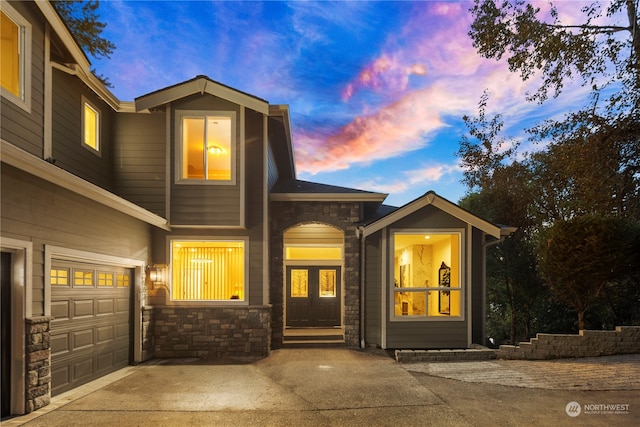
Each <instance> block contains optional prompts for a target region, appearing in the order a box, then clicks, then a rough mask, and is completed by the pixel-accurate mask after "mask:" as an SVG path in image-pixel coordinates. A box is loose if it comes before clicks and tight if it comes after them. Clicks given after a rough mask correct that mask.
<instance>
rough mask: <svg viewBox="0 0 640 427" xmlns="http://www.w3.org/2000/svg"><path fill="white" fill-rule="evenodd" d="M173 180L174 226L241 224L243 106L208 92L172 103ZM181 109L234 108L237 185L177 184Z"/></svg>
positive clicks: (217, 109) (170, 216) (218, 109)
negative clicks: (178, 115)
mask: <svg viewBox="0 0 640 427" xmlns="http://www.w3.org/2000/svg"><path fill="white" fill-rule="evenodd" d="M171 109H172V114H171V159H172V160H171V180H170V188H171V190H170V194H171V196H170V200H171V202H170V204H171V206H170V212H169V222H170V224H171V225H186V226H189V225H192V226H201V225H204V226H218V227H219V226H239V225H240V224H241V221H240V213H241V209H240V196H241V191H240V186H241V185H242V180H243V179H244V177H243V176H241V172H242V171H241V170H240V169H241V167H240V166H241V158H242V156H241V150H242V148H243V144H242V141H241V140H240V138H241V134H242V133H241V132H240V126H241V123H240V122H241V116H240V106H239V105H237V104H234V103H232V102H229V101H226V100H224V99H221V98H218V97H215V96H211V95H208V94H204V95H192V96H190V97H187V98H185V99H183V100H180V101H179V102H175V103H173V104H171ZM181 110H195V111H234V112H235V113H236V149H237V150H238V151H237V153H236V164H235V174H236V183H235V185H226V184H209V183H193V184H191V183H180V184H178V183H176V175H177V173H178V165H177V164H176V162H177V160H176V159H177V158H178V156H177V152H176V150H177V149H178V147H179V140H178V138H180V137H181V136H180V130H179V129H176V127H177V125H178V126H179V124H177V118H176V117H177V114H179V112H180V111H181Z"/></svg>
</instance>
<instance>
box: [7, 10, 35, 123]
mask: <svg viewBox="0 0 640 427" xmlns="http://www.w3.org/2000/svg"><path fill="white" fill-rule="evenodd" d="M30 46H31V25H30V24H29V23H28V22H27V21H26V20H25V19H24V18H23V17H22V16H21V15H20V14H19V13H17V12H16V11H15V9H13V8H12V7H11V6H10V5H9V4H8V3H7V2H2V11H1V12H0V53H1V55H2V56H1V58H0V87H1V89H2V96H3V97H4V98H6V99H8V100H9V101H11V102H13V103H14V104H16V105H18V106H19V107H21V108H22V109H24V110H26V111H30V109H31V70H30V68H31V48H30Z"/></svg>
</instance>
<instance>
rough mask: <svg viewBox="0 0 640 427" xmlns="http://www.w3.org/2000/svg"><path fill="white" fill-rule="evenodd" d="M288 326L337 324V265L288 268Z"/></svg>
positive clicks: (330, 325)
mask: <svg viewBox="0 0 640 427" xmlns="http://www.w3.org/2000/svg"><path fill="white" fill-rule="evenodd" d="M286 323H287V326H297V327H333V326H340V324H341V323H340V267H334V266H327V267H321V266H308V267H299V266H289V267H287V322H286Z"/></svg>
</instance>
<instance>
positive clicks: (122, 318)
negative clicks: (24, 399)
mask: <svg viewBox="0 0 640 427" xmlns="http://www.w3.org/2000/svg"><path fill="white" fill-rule="evenodd" d="M132 284H133V271H132V270H131V269H125V268H120V267H110V266H103V265H94V264H84V263H76V262H74V263H71V262H65V261H56V260H53V261H52V267H51V315H52V316H53V317H54V319H53V320H52V322H51V331H50V339H51V382H52V388H51V394H52V395H54V396H55V395H56V394H59V393H62V392H64V391H67V390H70V389H72V388H74V387H77V386H79V385H81V384H84V383H86V382H89V381H92V380H94V379H96V378H98V377H101V376H103V375H106V374H108V373H110V372H113V371H115V370H117V369H120V368H122V367H125V366H127V365H128V364H129V358H130V349H131V348H132V345H131V339H130V330H131V319H132V315H131V289H132Z"/></svg>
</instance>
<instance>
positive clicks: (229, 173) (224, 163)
mask: <svg viewBox="0 0 640 427" xmlns="http://www.w3.org/2000/svg"><path fill="white" fill-rule="evenodd" d="M179 117H180V128H181V134H180V143H181V144H180V148H179V153H180V158H181V161H180V165H179V166H180V168H179V169H180V172H179V176H180V179H181V180H199V181H208V182H218V183H234V182H235V174H234V169H235V168H234V163H235V113H233V112H215V113H213V112H212V113H199V112H182V113H181V114H179Z"/></svg>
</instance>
